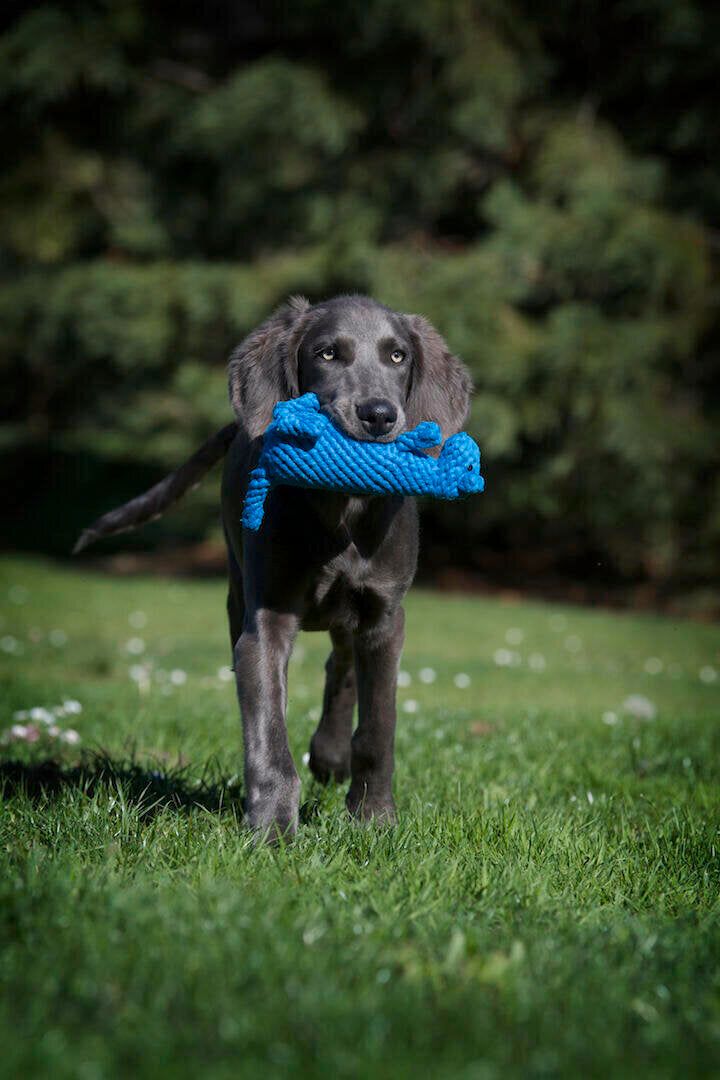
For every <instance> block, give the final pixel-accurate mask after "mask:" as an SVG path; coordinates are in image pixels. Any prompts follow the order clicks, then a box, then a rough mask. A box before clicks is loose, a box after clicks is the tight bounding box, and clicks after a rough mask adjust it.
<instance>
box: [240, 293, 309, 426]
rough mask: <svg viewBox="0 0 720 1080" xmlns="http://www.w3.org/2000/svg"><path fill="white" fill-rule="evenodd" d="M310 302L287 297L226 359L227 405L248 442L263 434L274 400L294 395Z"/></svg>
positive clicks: (295, 297) (281, 399)
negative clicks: (299, 354)
mask: <svg viewBox="0 0 720 1080" xmlns="http://www.w3.org/2000/svg"><path fill="white" fill-rule="evenodd" d="M309 311H310V302H309V301H308V300H306V299H305V297H304V296H291V297H290V299H289V300H287V301H286V302H285V303H284V304H281V305H280V307H279V308H276V310H275V311H274V312H273V313H272V315H271V316H270V317H269V318H268V319H266V320H265V322H264V323H261V325H260V326H258V327H257V329H256V330H253V331H252V333H250V334H248V336H247V337H246V338H245V340H244V341H241V342H240V344H239V345H238V346H237V348H236V349H235V350H234V352H233V353H232V355H231V357H230V362H229V365H228V381H229V389H230V402H231V404H232V407H233V409H234V410H235V416H236V417H237V421H238V424H239V425H240V427H241V428H242V429H243V430H244V431H246V432H247V434H248V435H249V436H250V438H251V439H255V438H257V437H258V436H259V435H262V433H263V432H264V431H265V428H266V427H267V426H268V424H269V423H270V421H271V419H272V411H273V407H274V406H275V405H276V404H277V402H278V401H285V400H286V399H287V398H291V397H296V396H297V393H298V377H297V355H296V354H297V348H298V345H299V344H300V340H301V338H302V336H303V333H304V331H305V328H306V326H307V322H308V312H309Z"/></svg>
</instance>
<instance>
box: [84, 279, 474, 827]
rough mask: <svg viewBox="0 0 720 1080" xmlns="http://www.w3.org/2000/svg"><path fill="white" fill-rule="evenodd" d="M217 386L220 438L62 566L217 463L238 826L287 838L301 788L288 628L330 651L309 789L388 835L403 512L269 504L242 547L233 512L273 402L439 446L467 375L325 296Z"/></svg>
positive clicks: (405, 559)
mask: <svg viewBox="0 0 720 1080" xmlns="http://www.w3.org/2000/svg"><path fill="white" fill-rule="evenodd" d="M229 379H230V400H231V402H232V406H233V409H234V411H235V421H234V423H232V424H229V425H228V426H227V427H225V428H223V429H222V430H221V431H219V432H217V434H216V435H214V436H213V437H212V438H211V439H209V440H208V442H207V443H205V445H204V446H202V447H201V448H200V450H198V451H197V453H196V454H194V455H193V457H192V458H190V459H189V460H188V461H187V462H185V464H183V465H181V466H180V468H179V469H177V470H176V471H175V472H174V473H172V474H171V475H170V476H168V477H166V478H165V479H164V480H162V481H161V482H160V483H159V484H157V485H156V486H155V487H154V488H152V489H151V490H150V491H148V492H146V493H145V494H144V495H140V496H139V497H138V498H136V499H133V500H132V502H129V503H127V504H126V505H125V506H122V507H120V508H119V509H117V510H113V511H111V512H110V513H109V514H106V515H105V516H104V517H102V518H100V519H99V520H98V521H97V522H95V523H94V524H93V525H92V526H91V527H90V528H89V529H87V530H86V531H85V532H84V533H83V534H82V536H81V537H80V540H79V541H78V544H77V546H76V551H79V550H81V549H82V548H84V547H86V546H87V545H88V544H90V543H92V542H93V541H94V540H96V539H97V538H99V537H101V536H107V535H110V534H111V533H115V532H121V531H123V530H125V529H132V528H134V527H136V526H137V525H140V524H142V523H143V522H145V521H149V520H150V519H151V518H153V517H157V516H158V515H159V514H161V513H162V512H163V511H164V510H165V509H166V507H168V506H169V505H170V504H171V503H172V502H174V501H175V500H176V499H178V498H179V497H180V496H181V495H182V494H183V493H184V492H185V491H187V489H188V488H189V487H191V486H192V485H193V484H195V483H197V482H198V480H199V479H200V477H201V476H202V475H203V474H204V473H205V472H206V471H207V470H208V469H209V468H210V466H211V465H213V464H214V463H215V462H216V461H218V460H219V459H220V458H221V457H223V455H227V457H226V462H225V471H224V475H223V485H222V516H223V524H224V529H225V537H226V540H227V548H228V568H229V577H230V581H229V592H228V616H229V620H230V637H231V643H232V648H233V656H234V661H235V664H234V666H235V674H236V680H237V692H238V698H239V700H240V709H241V712H242V721H243V733H244V742H245V800H246V812H247V817H248V821H249V823H250V825H251V827H252V828H253V829H256V830H258V831H259V832H260V833H263V834H270V833H273V834H277V833H281V834H290V833H294V832H295V830H296V829H297V823H298V802H299V793H300V778H299V776H298V773H297V770H296V768H295V764H294V762H293V759H292V756H291V754H290V749H289V746H288V738H287V730H286V726H285V712H286V708H287V672H288V660H289V658H290V653H291V651H292V647H293V642H294V641H295V637H296V635H297V633H298V630H300V629H307V630H327V631H328V632H329V634H330V640H331V643H332V651H331V653H330V657H329V659H328V661H327V665H326V675H327V677H326V683H325V694H324V698H323V708H322V716H321V718H320V722H319V724H318V727H317V731H316V732H315V734H314V735H313V737H312V740H311V743H310V769H311V770H312V773H313V775H314V776H315V777H317V779H318V780H321V781H323V782H327V781H329V780H331V779H332V780H337V781H342V780H345V779H347V778H348V777H350V789H349V791H348V795H347V806H348V810H349V811H350V813H351V814H353V815H355V816H356V817H357V818H360V819H361V820H370V819H376V820H381V821H385V822H391V821H394V820H395V804H394V801H393V794H392V775H393V768H394V751H393V747H394V739H395V696H396V681H397V670H398V664H399V660H400V653H401V651H402V646H403V639H404V629H403V624H404V613H403V609H402V600H403V597H404V595H405V593H406V592H407V590H408V588H409V586H410V584H411V582H412V579H413V576H414V574H415V569H416V565H417V552H418V519H417V510H416V507H415V503H414V501H413V500H412V499H405V498H402V497H395V496H393V497H380V496H374V497H371V498H356V497H354V498H353V497H349V496H345V495H339V494H335V493H331V492H320V491H304V490H300V489H297V488H289V487H280V488H277V489H275V490H274V491H272V492H271V493H270V495H269V497H268V502H267V506H266V513H265V521H264V523H263V526H262V528H261V529H260V531H259V532H258V533H251V532H247V531H246V532H243V530H242V529H241V527H240V515H241V511H242V503H243V497H244V493H245V488H246V486H247V478H248V474H249V472H250V470H251V469H252V468H253V466H254V464H255V461H256V460H257V455H258V452H259V447H260V440H261V436H262V434H263V432H264V430H265V428H266V427H267V425H268V424H269V422H270V420H271V416H272V410H273V406H274V405H275V404H276V402H278V401H282V400H286V399H287V398H291V397H295V396H297V395H298V394H302V393H305V392H306V391H310V390H312V391H313V392H314V393H316V394H317V396H318V398H319V399H320V402H321V405H322V407H323V409H324V410H325V411H326V412H327V413H328V415H330V416H331V417H332V418H333V419H334V420H335V421H336V422H337V423H338V424H340V425H341V427H342V428H343V429H344V430H345V431H346V432H347V433H348V434H349V435H351V436H353V437H354V438H357V439H377V440H381V441H387V440H389V439H394V438H395V437H396V436H397V435H399V434H400V432H402V431H404V430H406V429H408V428H412V427H414V426H415V425H416V424H418V423H419V422H420V421H421V420H436V421H437V422H438V423H439V424H440V425H441V427H442V430H443V436H444V437H445V438H447V437H448V436H449V435H452V434H453V433H454V432H456V431H459V430H460V428H461V427H462V425H463V423H464V421H465V418H466V416H467V411H468V404H469V398H470V392H471V381H470V376H469V374H468V371H467V369H466V368H465V367H464V365H463V364H462V363H461V362H460V360H458V358H457V357H456V356H453V355H452V353H451V352H450V350H449V349H448V347H447V345H446V344H445V342H444V341H443V339H442V338H441V337H440V335H439V334H438V333H437V331H436V330H435V329H434V328H433V327H432V326H431V325H430V324H429V323H428V322H427V321H426V320H425V319H424V318H422V317H421V316H418V315H403V314H399V313H398V312H394V311H391V310H389V309H388V308H386V307H384V306H382V305H381V304H378V303H376V302H375V301H374V300H371V299H369V298H367V297H363V296H340V297H336V298H335V299H333V300H328V301H325V302H323V303H321V304H317V305H314V306H313V305H311V304H310V303H308V301H307V300H304V299H302V298H297V297H293V298H292V299H290V300H289V301H288V302H287V303H285V304H283V305H282V306H281V307H280V308H278V309H277V311H275V312H274V313H273V314H272V315H271V316H270V318H269V319H267V320H266V321H265V322H264V323H263V324H262V325H261V326H259V327H258V328H257V329H256V330H254V331H253V332H252V333H251V334H250V335H249V336H248V337H247V338H246V339H245V340H244V341H243V342H242V343H241V344H240V345H239V346H238V347H237V348H236V349H235V351H234V352H233V354H232V356H231V358H230V365H229ZM356 701H357V703H358V714H359V716H358V725H357V729H356V731H355V733H354V734H353V712H354V709H355V703H356Z"/></svg>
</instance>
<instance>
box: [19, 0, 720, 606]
mask: <svg viewBox="0 0 720 1080" xmlns="http://www.w3.org/2000/svg"><path fill="white" fill-rule="evenodd" d="M6 11H7V14H6V23H5V29H4V32H3V34H2V36H0V101H1V103H2V121H1V129H2V140H3V145H4V146H5V147H6V148H12V153H7V154H5V155H3V163H2V166H1V168H2V173H1V175H0V275H1V277H2V289H1V291H0V364H1V365H2V371H3V377H4V381H5V382H6V385H7V390H6V392H5V393H3V395H2V405H1V406H0V407H1V408H2V419H3V435H2V455H3V462H2V480H3V484H4V487H5V490H6V493H7V498H8V502H9V503H10V513H9V514H8V515H7V518H6V525H5V529H6V539H7V541H8V542H9V543H11V544H13V545H14V546H25V547H34V548H43V549H46V550H66V549H67V547H68V545H69V544H70V542H71V539H72V535H73V534H74V532H75V531H76V530H77V528H78V527H79V526H80V525H82V524H83V523H86V522H87V519H88V517H90V516H92V515H93V514H94V513H96V512H99V511H101V510H102V509H106V508H107V507H109V506H110V505H112V504H113V503H115V502H116V501H118V500H120V499H122V498H125V497H126V496H128V495H130V494H134V493H135V492H136V491H137V490H138V484H139V483H145V482H150V481H152V480H154V479H155V478H156V476H157V475H159V474H160V473H161V472H162V471H163V470H165V469H167V467H168V466H172V465H174V464H176V463H177V462H178V460H179V459H180V458H182V456H183V455H185V454H187V453H190V452H191V451H192V450H193V449H194V448H195V446H196V445H197V444H198V443H199V442H200V441H201V440H202V439H203V438H204V437H205V436H206V434H207V433H209V432H210V431H211V430H212V429H213V428H214V427H216V426H219V425H221V424H223V423H225V422H226V421H227V419H228V417H229V407H228V405H227V399H226V391H225V372H224V366H225V361H226V357H227V354H228V352H229V351H230V349H231V347H232V345H233V344H234V343H235V342H236V341H237V340H238V338H240V337H241V336H242V335H243V334H244V333H246V332H247V331H248V330H249V329H250V328H251V327H252V326H253V325H254V324H255V323H257V322H258V321H259V320H260V319H262V318H263V317H264V316H265V314H266V313H267V312H268V311H269V309H270V308H271V307H272V306H273V305H274V304H275V303H277V302H278V301H279V300H280V299H282V298H283V297H284V296H285V295H287V294H288V293H289V292H293V291H300V292H303V293H305V294H306V295H308V296H309V297H310V298H311V299H313V300H317V299H321V298H322V297H324V296H326V295H328V294H332V293H334V292H337V291H341V290H361V291H366V292H369V293H371V294H373V295H375V296H376V297H377V298H378V299H380V300H382V301H383V302H385V303H387V304H389V305H391V306H394V307H398V308H400V309H402V310H408V311H421V312H423V313H424V314H425V315H427V316H428V317H429V318H430V319H431V320H433V321H434V322H435V323H436V324H437V325H438V326H439V328H440V329H441V330H442V332H443V333H444V334H445V336H446V337H447V338H448V340H449V342H450V343H451V345H452V347H453V348H454V349H455V350H457V351H458V352H459V353H460V354H461V355H462V356H463V357H464V359H465V360H466V361H467V363H468V364H469V365H470V367H471V368H472V371H473V374H474V376H475V380H476V383H477V388H478V389H477V396H476V398H475V401H474V404H473V414H472V421H471V430H472V431H473V433H474V434H475V435H476V436H477V437H478V438H479V440H480V442H481V445H482V447H483V453H484V460H485V469H486V473H487V476H488V492H487V495H486V496H485V497H484V498H483V499H482V500H477V501H475V502H474V503H472V504H468V505H465V504H464V505H463V506H460V507H455V506H450V507H440V506H439V505H437V506H436V505H432V506H429V507H428V508H427V509H426V536H427V541H428V542H427V545H426V558H427V560H428V565H430V566H435V567H437V566H439V565H444V566H447V565H448V564H453V565H457V566H459V567H461V568H464V569H477V570H480V571H483V572H489V573H493V574H495V575H499V574H504V575H507V574H508V573H509V574H511V575H512V573H517V574H519V573H521V572H522V573H528V572H532V573H537V574H548V573H554V572H556V571H558V570H560V571H562V572H564V573H566V574H573V575H575V576H578V575H583V576H585V577H589V576H591V575H592V574H593V573H599V574H601V575H602V576H603V577H604V578H608V577H611V578H616V579H620V578H622V579H632V580H639V579H646V580H650V581H652V582H654V583H656V584H667V583H670V584H672V585H675V586H678V585H684V586H687V585H693V584H697V583H698V582H700V581H701V580H704V579H706V578H707V577H708V576H711V575H716V574H717V571H718V563H719V561H720V560H719V558H718V550H719V548H718V541H720V485H719V483H718V471H717V465H718V458H719V456H720V455H719V452H718V439H717V436H716V431H717V428H718V420H719V417H718V413H719V411H720V410H719V401H718V386H720V381H719V380H718V375H720V360H719V355H718V336H719V335H718V329H719V327H718V317H717V304H716V300H717V287H718V268H717V260H716V249H717V235H718V234H717V231H716V230H717V227H718V220H719V219H720V194H719V191H720V189H718V185H717V183H716V174H715V172H714V168H713V165H714V164H716V163H717V157H718V155H717V151H718V143H719V142H720V129H719V128H718V125H717V123H716V116H715V115H714V105H713V100H714V96H713V88H714V83H715V79H716V72H717V69H718V65H719V64H720V33H719V32H718V31H720V16H719V15H718V12H717V9H716V8H715V6H714V5H711V4H710V3H706V4H703V3H692V2H672V3H671V2H668V0H621V2H618V3H616V4H612V5H604V6H602V7H600V6H595V5H587V4H582V5H577V4H572V3H569V2H568V0H555V2H554V3H552V4H550V3H545V2H543V0H541V2H540V3H533V4H530V3H527V2H516V3H514V4H507V3H503V4H499V3H498V4H495V3H488V4H480V3H473V2H470V0H416V2H415V3H413V4H407V3H405V2H402V0H369V2H367V3H365V4H362V5H358V4H355V3H350V2H347V0H340V2H338V0H334V2H333V3H330V2H328V0H306V2H304V3H302V4H297V5H280V4H277V3H263V4H257V5H256V4H252V3H232V4H231V3H225V2H222V0H217V2H215V3H212V4H206V5H195V4H188V3H175V4H173V5H170V4H166V3H161V2H154V3H147V4H141V3H139V2H137V3H136V2H132V0H117V2H106V3H95V4H92V5H91V4H87V3H65V4H62V5H60V4H58V5H34V4H33V5H29V4H11V5H10V6H9V8H8V9H6ZM216 529H217V499H216V492H215V490H214V489H213V485H208V486H207V487H206V489H205V491H204V493H203V495H202V496H201V497H199V498H197V499H195V500H194V501H193V502H191V503H190V504H189V505H188V506H187V507H186V508H185V509H184V510H183V511H181V512H180V513H178V514H177V515H175V516H173V518H172V520H171V521H170V522H169V523H168V522H165V523H164V524H160V525H158V526H154V527H153V528H151V529H150V530H147V531H146V532H145V533H144V534H143V535H142V536H141V537H139V538H136V539H135V540H134V541H132V542H135V543H142V544H155V543H160V542H167V541H168V539H169V537H170V536H171V535H172V536H173V537H175V538H177V537H178V536H180V537H181V538H182V539H188V538H199V537H201V536H203V535H206V534H207V533H208V532H209V531H210V532H212V531H213V530H216ZM127 543H128V541H127V540H123V546H126V545H127ZM521 563H522V566H523V567H524V569H522V570H521Z"/></svg>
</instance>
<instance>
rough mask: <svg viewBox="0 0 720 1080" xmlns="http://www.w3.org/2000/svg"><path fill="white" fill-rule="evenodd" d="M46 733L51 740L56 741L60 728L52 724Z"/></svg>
mask: <svg viewBox="0 0 720 1080" xmlns="http://www.w3.org/2000/svg"><path fill="white" fill-rule="evenodd" d="M47 733H48V735H49V736H50V738H51V739H57V737H58V735H59V734H60V728H59V727H58V726H57V724H52V725H51V726H50V727H49V728H48V732H47Z"/></svg>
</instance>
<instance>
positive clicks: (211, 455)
mask: <svg viewBox="0 0 720 1080" xmlns="http://www.w3.org/2000/svg"><path fill="white" fill-rule="evenodd" d="M236 434H237V425H236V424H235V423H232V424H228V425H227V426H226V427H224V428H221V429H220V431H216V432H215V434H214V435H211V436H210V438H209V439H208V440H207V442H205V443H203V445H202V446H201V447H200V449H199V450H196V451H195V453H194V454H193V455H192V457H190V458H188V460H187V461H185V462H183V464H182V465H180V467H179V468H177V469H175V471H174V472H171V473H170V475H169V476H166V477H164V479H162V480H161V481H160V482H159V483H157V484H155V486H154V487H151V488H150V490H149V491H146V492H144V493H143V494H142V495H138V496H137V497H136V498H134V499H131V500H130V502H127V503H124V504H123V505H122V506H118V507H117V509H115V510H110V511H109V512H108V513H107V514H103V516H102V517H99V518H98V519H97V521H94V522H93V523H92V525H90V526H89V527H88V528H87V529H85V530H84V531H83V532H82V533H81V534H80V538H79V539H78V541H77V543H76V544H75V547H74V548H73V555H77V553H78V552H80V551H83V549H84V548H86V547H89V546H90V544H94V543H95V541H96V540H99V539H100V538H101V537H103V536H112V535H113V534H114V533H120V532H129V531H130V530H131V529H137V527H138V526H139V525H144V524H145V522H147V521H152V520H154V518H158V517H160V516H161V515H162V514H163V513H164V512H165V510H167V508H168V506H171V505H172V503H174V502H177V500H178V499H179V498H181V496H182V495H184V494H185V492H186V491H187V490H188V489H189V488H191V487H195V486H196V485H197V484H198V483H199V482H200V480H201V479H202V477H203V476H204V475H205V473H206V472H207V471H208V469H210V468H212V466H213V465H214V464H215V462H217V461H219V460H220V459H221V458H222V457H224V456H225V454H226V453H227V449H228V447H229V446H230V443H231V442H232V441H233V439H234V438H235V435H236Z"/></svg>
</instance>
